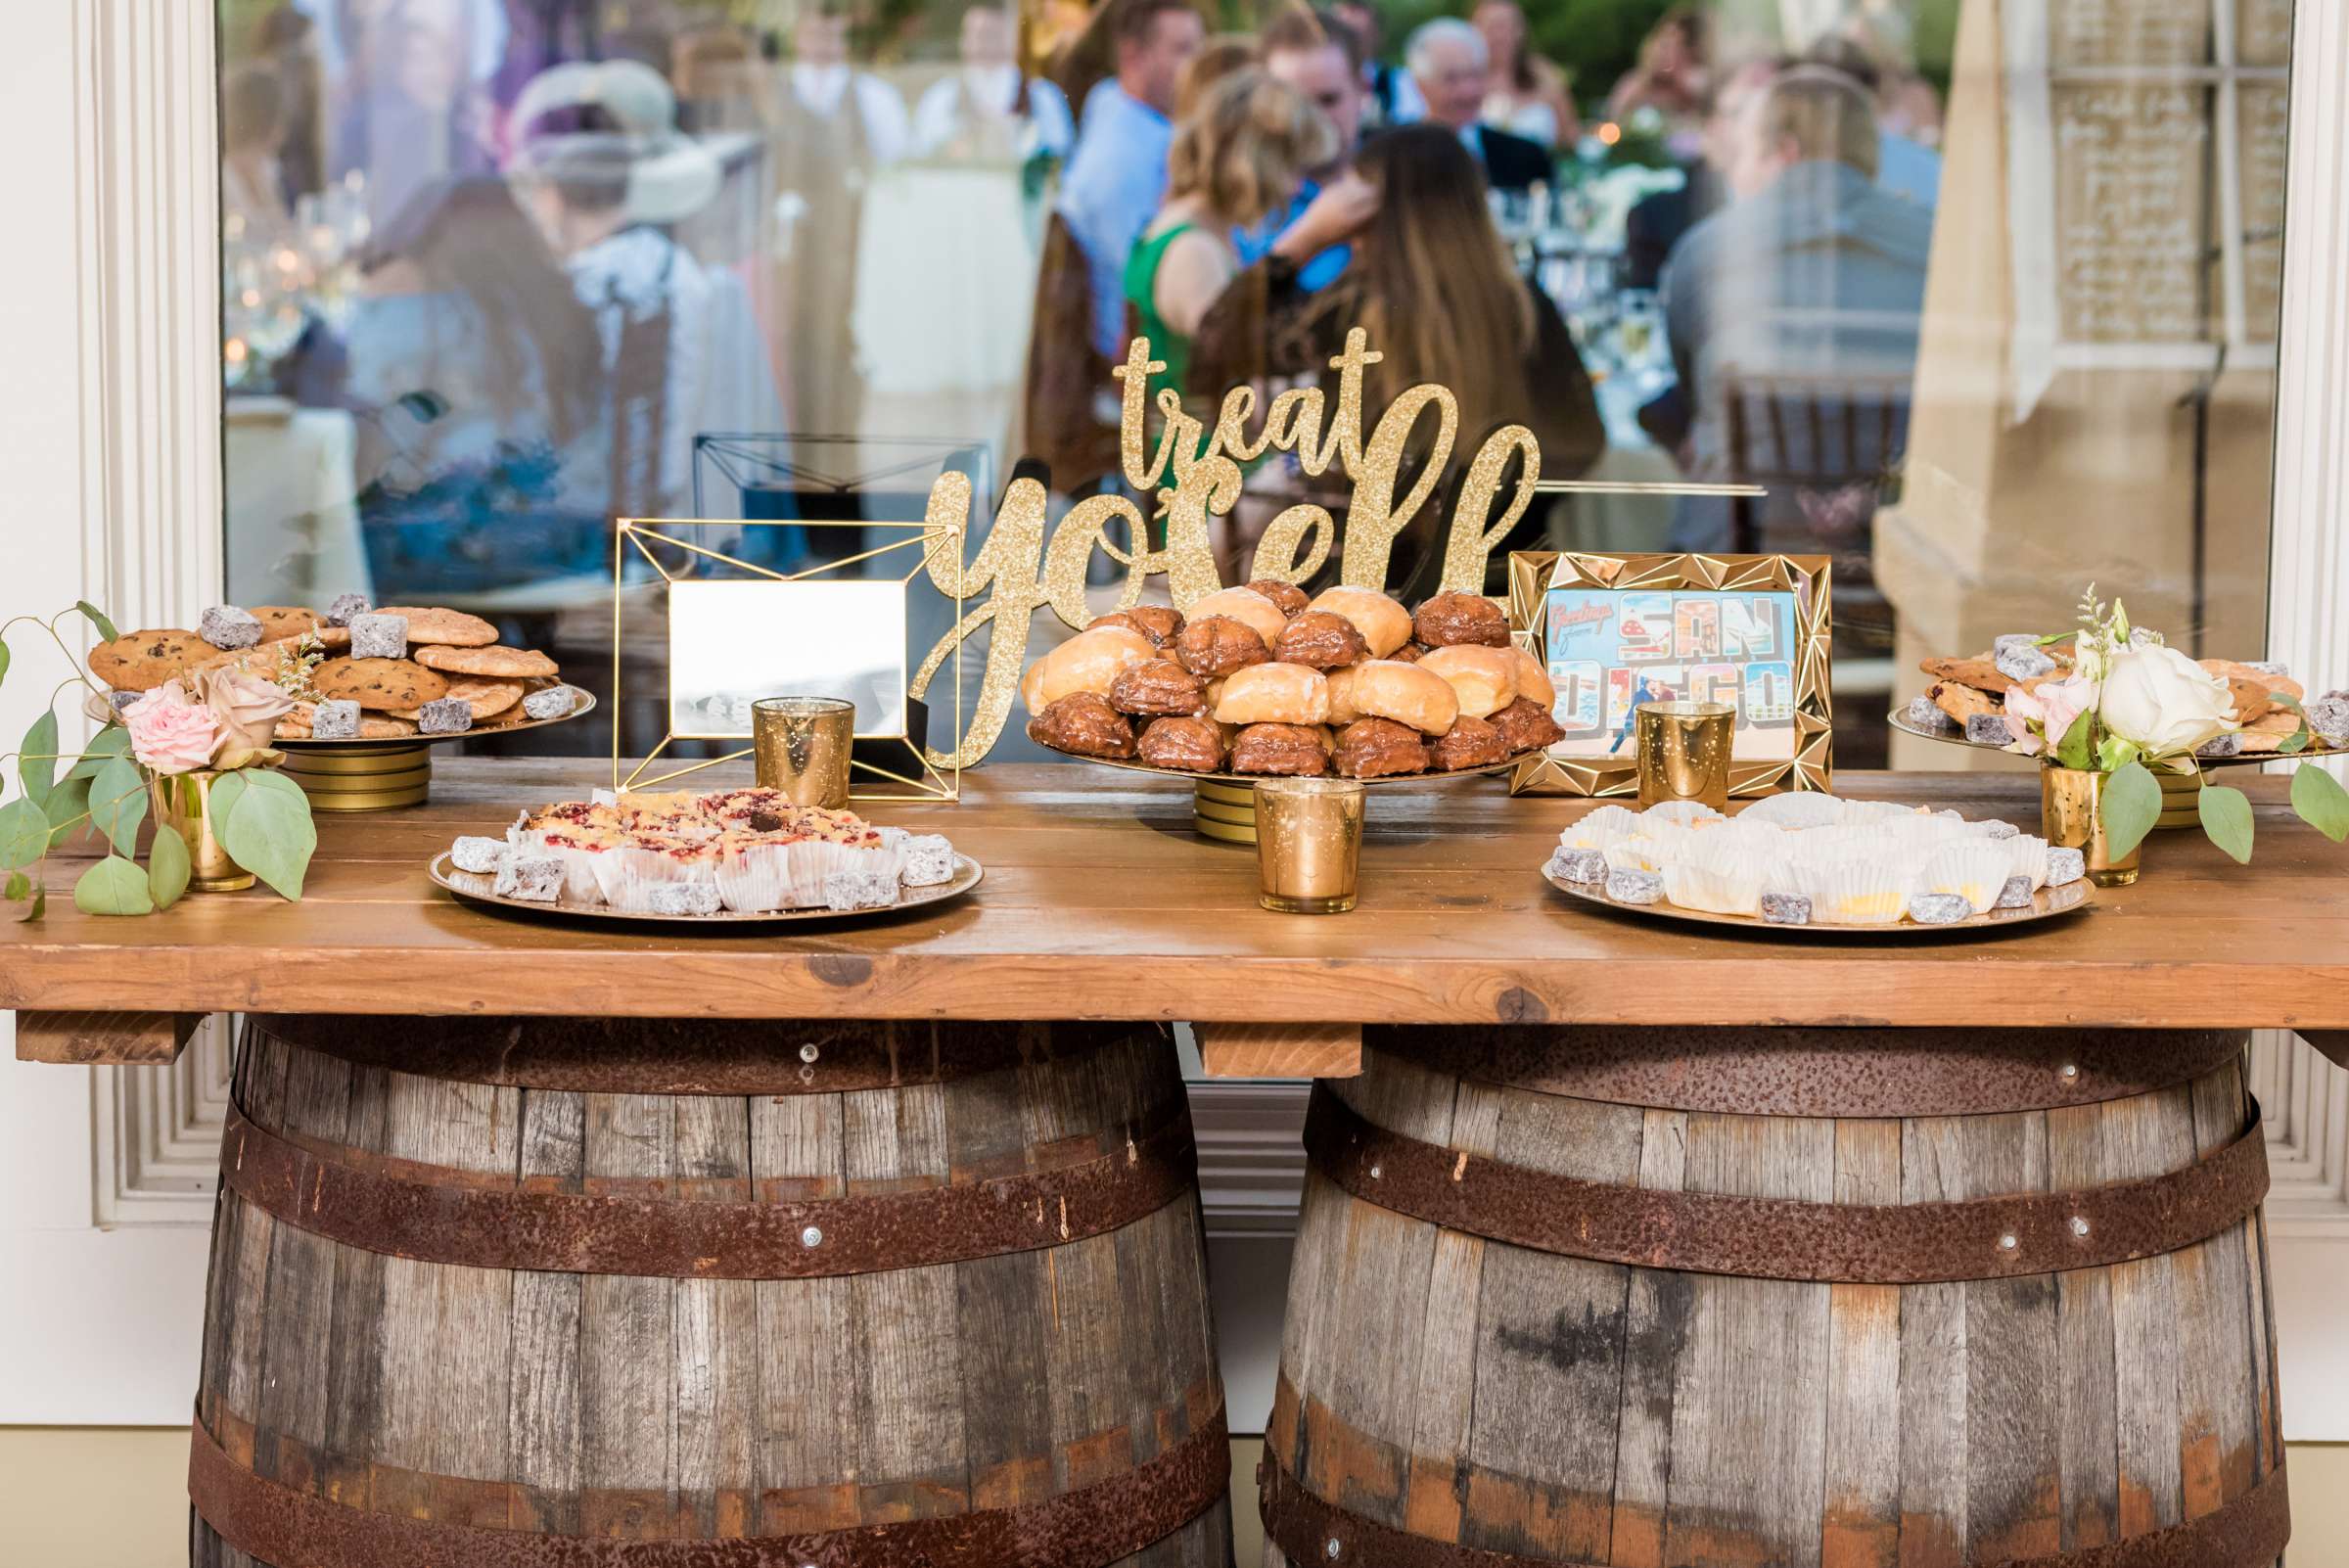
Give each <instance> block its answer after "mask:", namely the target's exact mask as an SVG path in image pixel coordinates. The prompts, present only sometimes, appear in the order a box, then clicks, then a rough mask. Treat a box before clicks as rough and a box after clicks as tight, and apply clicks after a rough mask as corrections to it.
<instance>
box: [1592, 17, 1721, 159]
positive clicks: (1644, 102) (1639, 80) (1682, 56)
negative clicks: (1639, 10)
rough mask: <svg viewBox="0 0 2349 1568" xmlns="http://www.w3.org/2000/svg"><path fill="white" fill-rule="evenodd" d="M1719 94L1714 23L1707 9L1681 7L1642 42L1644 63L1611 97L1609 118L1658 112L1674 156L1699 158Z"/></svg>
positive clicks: (1661, 22) (1633, 70)
mask: <svg viewBox="0 0 2349 1568" xmlns="http://www.w3.org/2000/svg"><path fill="white" fill-rule="evenodd" d="M1712 95H1713V25H1712V20H1711V18H1710V17H1708V16H1707V15H1706V13H1705V11H1704V9H1703V8H1702V7H1700V6H1695V5H1681V6H1675V7H1673V8H1672V10H1670V11H1668V12H1666V13H1665V14H1664V17H1663V19H1662V20H1661V21H1659V22H1658V23H1656V24H1655V26H1654V27H1653V28H1652V29H1650V30H1649V32H1648V35H1647V37H1646V39H1645V40H1644V41H1643V42H1642V43H1641V44H1640V45H1639V63H1638V64H1637V65H1635V66H1634V67H1633V68H1632V69H1630V70H1628V71H1626V72H1624V75H1623V79H1622V80H1620V81H1618V82H1617V83H1616V84H1615V90H1614V91H1613V92H1611V93H1609V94H1608V95H1607V116H1608V117H1609V118H1610V119H1616V120H1628V119H1631V118H1632V117H1633V116H1634V115H1637V114H1639V112H1640V111H1642V110H1653V111H1654V112H1655V113H1656V114H1657V115H1660V116H1661V117H1662V119H1663V122H1664V131H1665V140H1666V143H1667V145H1668V146H1670V147H1671V149H1672V151H1673V155H1674V156H1675V157H1676V158H1679V159H1681V161H1688V160H1690V159H1692V158H1694V157H1695V156H1696V152H1697V144H1698V141H1699V139H1700V138H1701V136H1702V133H1703V127H1704V120H1705V115H1706V114H1707V112H1708V109H1709V107H1710V105H1711V102H1712Z"/></svg>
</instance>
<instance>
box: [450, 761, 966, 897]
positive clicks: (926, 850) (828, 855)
mask: <svg viewBox="0 0 2349 1568" xmlns="http://www.w3.org/2000/svg"><path fill="white" fill-rule="evenodd" d="M983 874H984V872H983V870H982V868H981V867H980V865H979V862H978V861H976V860H973V859H972V858H970V857H969V856H968V855H964V854H958V853H955V851H954V847H953V846H952V845H951V844H949V843H948V842H947V841H946V840H945V839H944V837H942V836H940V835H938V834H914V833H908V832H907V831H905V830H904V829H903V828H893V827H875V826H874V825H873V824H871V823H869V822H867V821H865V820H864V819H863V818H862V817H860V816H857V815H856V814H855V813H854V812H852V811H828V810H824V809H822V808H821V807H798V806H793V805H791V804H790V802H789V801H787V800H786V799H785V798H784V797H783V795H782V794H781V793H780V792H778V791H775V790H765V789H731V790H719V791H715V792H713V793H710V794H695V793H694V792H692V791H690V790H680V791H676V792H674V793H670V794H660V795H627V794H616V793H614V792H612V791H609V790H598V791H597V792H596V798H595V799H593V800H587V801H567V802H564V803H562V804H560V805H555V806H549V807H545V808H544V809H542V810H537V811H525V812H523V813H522V814H521V815H520V816H518V817H517V818H516V819H515V821H514V825H513V826H512V827H510V828H508V829H507V830H506V834H505V837H503V838H489V837H485V836H484V837H471V836H468V837H464V838H460V839H458V840H457V841H456V842H455V843H454V844H453V845H451V846H450V847H449V848H448V849H446V850H443V851H442V852H441V853H439V854H438V855H435V856H434V857H433V862H432V878H433V880H434V881H435V882H437V883H438V884H439V885H440V886H441V887H443V888H445V889H447V890H448V891H449V892H450V893H452V894H454V895H456V896H457V897H458V898H460V899H465V900H466V901H468V902H471V903H478V904H485V905H491V906H495V907H501V908H508V909H522V910H528V911H530V912H532V913H541V914H544V913H553V914H561V915H576V916H581V917H585V918H589V919H606V920H663V921H678V922H685V923H692V924H698V925H714V926H733V925H741V924H745V923H767V922H773V921H786V920H795V921H796V920H839V919H844V918H852V917H858V916H872V915H880V914H887V913H891V912H893V911H895V910H898V909H909V908H917V907H921V906H925V905H930V904H937V903H941V902H944V900H946V899H956V898H960V897H961V896H962V895H963V894H966V893H968V892H970V891H971V890H972V889H973V888H975V887H977V886H978V885H979V879H980V877H981V876H982V875H983Z"/></svg>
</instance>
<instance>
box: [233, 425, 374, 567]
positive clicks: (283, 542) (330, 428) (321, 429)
mask: <svg viewBox="0 0 2349 1568" xmlns="http://www.w3.org/2000/svg"><path fill="white" fill-rule="evenodd" d="M226 426H227V429H226V435H225V440H224V449H223V460H224V463H225V465H226V474H225V484H226V488H227V505H226V509H225V510H226V515H227V522H228V596H229V598H230V600H231V601H232V602H234V603H237V604H285V605H306V606H309V607H312V608H320V607H323V606H324V605H325V604H326V603H327V602H328V601H329V600H331V599H333V598H334V597H335V596H336V595H337V594H340V593H364V594H367V595H368V596H369V597H371V598H372V597H373V596H374V592H375V585H374V582H373V581H372V579H371V578H370V576H369V575H368V571H367V551H366V547H365V545H364V543H363V542H362V541H361V539H360V536H359V513H358V507H357V506H356V504H354V500H353V497H352V493H351V492H352V488H353V486H354V483H355V482H354V480H353V477H352V473H353V470H352V447H353V443H354V440H355V436H356V432H355V428H354V426H353V424H352V422H351V417H350V416H349V415H348V414H346V413H344V412H343V411H341V410H340V409H332V408H295V407H294V406H293V405H292V404H290V403H288V402H286V401H285V400H283V399H282V398H274V397H250V398H249V397H231V398H230V399H229V400H228V409H227V419H226Z"/></svg>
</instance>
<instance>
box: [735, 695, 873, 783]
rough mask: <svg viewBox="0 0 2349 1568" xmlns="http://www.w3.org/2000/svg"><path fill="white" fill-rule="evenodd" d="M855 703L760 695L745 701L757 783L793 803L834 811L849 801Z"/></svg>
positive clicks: (829, 698) (854, 729)
mask: <svg viewBox="0 0 2349 1568" xmlns="http://www.w3.org/2000/svg"><path fill="white" fill-rule="evenodd" d="M855 732H856V705H855V704H854V703H851V702H843V701H842V700H841V699H839V698H837V697H761V698H760V699H759V700H758V701H757V702H755V703H753V704H751V746H752V750H753V753H754V755H755V756H756V757H757V759H758V767H759V787H760V789H766V790H780V791H782V792H783V796H784V798H785V799H786V800H788V801H790V802H791V804H792V805H794V806H820V807H824V808H825V809H826V810H830V811H838V810H842V809H844V808H845V807H847V806H848V804H849V753H850V750H851V748H852V745H853V744H854V738H855Z"/></svg>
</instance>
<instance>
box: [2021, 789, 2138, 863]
mask: <svg viewBox="0 0 2349 1568" xmlns="http://www.w3.org/2000/svg"><path fill="white" fill-rule="evenodd" d="M2111 776H2112V775H2111V774H2109V773H2096V772H2092V771H2090V770H2089V769H2087V768H2084V767H2050V766H2043V767H2041V768H2040V770H2039V823H2040V832H2041V833H2042V834H2044V835H2045V836H2046V838H2047V841H2048V842H2049V843H2050V844H2051V845H2053V846H2055V847H2056V848H2057V849H2064V850H2078V851H2079V852H2080V854H2081V857H2082V858H2083V859H2084V860H2086V861H2087V862H2088V879H2089V881H2091V882H2094V883H2095V884H2096V886H2097V887H2099V888H2125V887H2127V886H2129V885H2130V884H2131V883H2133V882H2135V881H2136V880H2137V872H2138V860H2139V857H2140V856H2142V854H2143V853H2145V847H2144V845H2143V844H2142V843H2141V844H2139V845H2138V847H2137V848H2136V849H2134V850H2131V851H2130V852H2129V853H2127V854H2124V855H2120V856H2118V857H2116V856H2115V855H2114V854H2113V853H2112V852H2111V851H2110V849H2108V848H2107V847H2106V845H2105V842H2104V782H2105V780H2106V779H2108V778H2110V777H2111Z"/></svg>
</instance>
